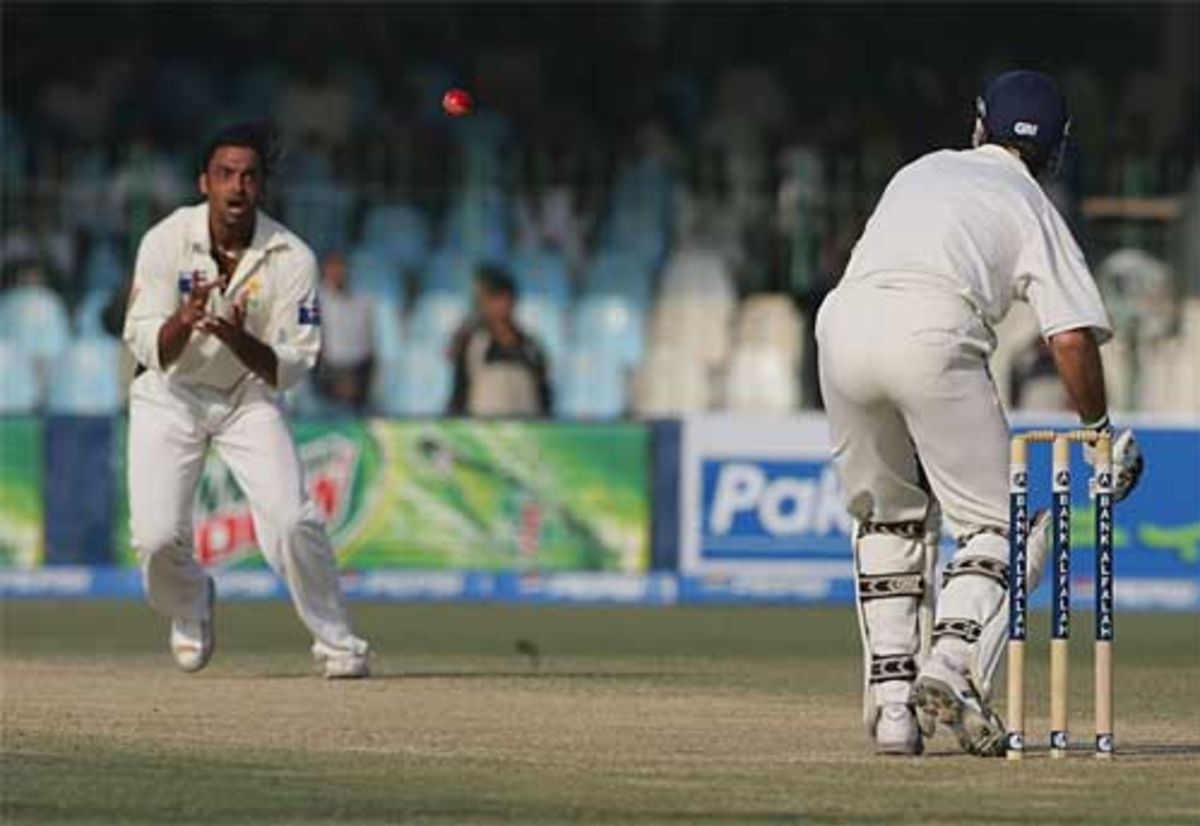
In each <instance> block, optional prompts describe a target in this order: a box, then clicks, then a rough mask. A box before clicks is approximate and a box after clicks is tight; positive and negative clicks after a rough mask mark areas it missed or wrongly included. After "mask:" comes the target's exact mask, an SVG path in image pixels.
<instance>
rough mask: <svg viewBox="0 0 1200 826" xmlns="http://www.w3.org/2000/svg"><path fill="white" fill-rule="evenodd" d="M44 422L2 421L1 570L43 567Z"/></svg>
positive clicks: (0, 451)
mask: <svg viewBox="0 0 1200 826" xmlns="http://www.w3.org/2000/svg"><path fill="white" fill-rule="evenodd" d="M43 466H44V464H43V462H42V422H41V420H40V419H35V418H30V417H3V418H0V568H33V567H36V566H38V565H40V564H41V563H42V556H43V553H44V548H45V540H44V537H43V535H42V525H43V501H44V500H43V497H42V474H43Z"/></svg>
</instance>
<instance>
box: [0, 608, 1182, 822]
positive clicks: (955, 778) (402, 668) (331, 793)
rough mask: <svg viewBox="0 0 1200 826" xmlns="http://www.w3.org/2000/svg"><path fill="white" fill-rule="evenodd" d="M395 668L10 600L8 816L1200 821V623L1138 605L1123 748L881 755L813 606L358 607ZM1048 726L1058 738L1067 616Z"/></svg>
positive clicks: (1032, 691) (1, 773) (248, 635)
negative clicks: (339, 668)
mask: <svg viewBox="0 0 1200 826" xmlns="http://www.w3.org/2000/svg"><path fill="white" fill-rule="evenodd" d="M354 613H355V617H356V620H357V622H358V624H359V626H360V628H361V629H362V631H363V632H364V633H365V634H366V635H367V636H369V637H370V639H371V640H372V642H373V643H374V645H375V647H376V648H377V650H378V653H379V655H378V658H377V661H376V670H377V673H378V678H376V679H372V680H370V681H366V682H361V683H340V684H339V683H329V682H326V681H324V680H322V679H319V678H317V677H315V676H314V675H313V673H312V667H311V664H310V661H309V658H308V653H307V645H308V641H307V640H306V638H305V635H304V633H303V632H302V629H301V628H300V626H299V623H298V622H297V620H296V619H295V617H294V616H293V615H292V613H291V611H290V609H289V607H288V606H287V605H284V604H240V605H239V604H229V605H222V606H220V608H219V609H218V635H219V645H218V651H217V655H216V657H215V659H214V661H213V663H212V665H211V666H210V667H209V668H208V669H207V670H206V671H204V672H202V673H201V674H198V675H194V676H188V675H184V674H182V673H179V672H177V671H176V670H175V669H174V666H173V665H172V663H171V661H170V657H169V655H168V654H167V652H166V646H165V626H164V624H163V622H162V621H161V620H159V619H158V618H156V617H155V616H153V615H152V614H151V613H150V611H149V610H148V609H147V608H145V607H144V606H142V605H138V604H133V603H120V602H19V601H18V602H10V603H8V604H6V605H4V606H3V607H2V609H0V619H2V622H3V625H2V628H0V640H2V643H3V659H2V674H0V676H2V680H3V681H2V684H0V692H2V694H0V712H2V724H3V755H2V757H3V762H2V764H0V822H3V823H5V824H25V823H74V824H93V823H96V824H100V823H137V824H171V825H172V826H181V825H182V824H189V823H196V824H200V823H204V824H213V823H245V824H254V823H305V824H307V823H339V824H347V823H381V824H382V823H404V824H450V823H471V824H552V823H595V824H635V825H640V824H691V823H695V824H726V823H727V824H741V823H745V824H775V823H778V824H784V823H789V824H790V823H803V824H809V823H833V824H858V823H865V824H895V823H922V824H984V823H999V824H1016V823H1035V822H1036V823H1079V824H1089V826H1099V824H1110V823H1111V824H1117V823H1120V824H1132V823H1137V824H1159V823H1195V822H1197V817H1198V816H1200V620H1198V619H1197V617H1196V616H1194V615H1186V616H1185V615H1119V616H1118V618H1117V619H1118V627H1117V644H1116V680H1115V681H1116V708H1117V743H1118V758H1117V760H1115V761H1113V762H1112V763H1107V764H1106V763H1100V762H1098V761H1096V760H1094V759H1092V758H1091V757H1090V754H1089V752H1088V750H1087V749H1088V744H1089V742H1090V738H1091V721H1090V714H1091V691H1090V685H1091V682H1090V681H1091V677H1090V645H1089V642H1090V641H1089V640H1088V639H1087V634H1086V631H1087V630H1088V629H1089V628H1090V625H1089V623H1088V620H1089V619H1090V618H1089V617H1086V616H1080V617H1079V619H1078V621H1077V623H1076V625H1075V627H1076V629H1077V638H1076V639H1075V640H1074V642H1073V651H1072V654H1073V657H1074V662H1073V666H1074V670H1073V672H1072V691H1071V703H1072V707H1071V713H1072V719H1071V723H1072V734H1073V738H1074V739H1075V742H1077V743H1078V744H1079V750H1078V751H1077V753H1073V754H1072V755H1071V756H1070V759H1068V760H1066V761H1054V762H1051V761H1050V760H1049V759H1047V757H1046V751H1045V749H1044V748H1040V749H1035V750H1034V751H1033V753H1032V754H1031V755H1030V757H1029V758H1028V759H1027V760H1026V761H1025V762H1024V763H1021V764H1012V763H1008V762H1006V761H1004V760H979V759H972V758H968V757H965V756H962V755H960V754H958V753H957V751H956V749H955V747H954V743H953V741H952V739H951V738H950V737H949V736H947V735H946V734H944V733H943V734H940V735H938V736H937V737H935V738H934V739H933V740H932V741H931V742H930V743H929V751H928V753H927V754H926V756H925V757H923V758H917V759H911V758H881V757H876V756H875V755H873V754H872V752H871V749H870V746H869V743H868V742H867V741H866V738H865V736H864V734H863V731H862V725H861V721H860V697H859V654H858V647H857V646H858V644H857V639H856V632H855V626H854V619H853V614H852V612H851V610H850V609H849V608H845V609H801V608H766V607H744V608H743V607H737V608H716V607H706V608H690V607H689V608H669V609H633V608H619V609H610V608H540V607H505V606H470V605H436V606H392V605H358V606H356V607H355V609H354ZM1036 619H1037V622H1036V623H1035V625H1034V628H1033V635H1032V637H1031V639H1033V640H1034V642H1031V644H1030V647H1031V649H1032V651H1031V664H1030V673H1029V679H1030V683H1029V689H1028V692H1029V694H1028V696H1029V700H1028V701H1029V703H1030V704H1031V708H1030V722H1029V735H1030V739H1031V740H1032V742H1033V743H1035V744H1042V743H1044V742H1045V737H1046V733H1047V720H1046V716H1047V710H1048V709H1047V696H1046V686H1047V682H1048V681H1047V678H1046V645H1045V638H1046V628H1045V626H1046V622H1045V617H1043V616H1038V617H1037V618H1036Z"/></svg>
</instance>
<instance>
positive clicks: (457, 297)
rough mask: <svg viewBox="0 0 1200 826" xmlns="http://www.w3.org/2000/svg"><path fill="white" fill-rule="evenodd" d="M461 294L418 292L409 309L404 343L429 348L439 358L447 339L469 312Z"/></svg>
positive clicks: (435, 291)
mask: <svg viewBox="0 0 1200 826" xmlns="http://www.w3.org/2000/svg"><path fill="white" fill-rule="evenodd" d="M470 307H471V305H470V302H469V301H468V299H467V293H465V292H449V291H444V290H433V291H431V292H427V293H422V294H421V295H420V296H419V297H418V298H417V301H416V304H415V305H414V306H413V310H412V315H411V317H410V323H409V336H408V339H407V343H408V345H409V346H410V347H411V348H429V349H432V350H433V351H434V352H436V353H437V354H439V355H441V354H442V353H444V352H445V350H446V347H447V345H448V344H449V341H450V336H451V335H453V333H454V331H455V330H457V329H458V327H459V326H460V325H461V324H462V323H463V321H464V320H465V319H466V317H467V315H468V313H469V312H470Z"/></svg>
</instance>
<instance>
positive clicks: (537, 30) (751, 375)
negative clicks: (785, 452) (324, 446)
mask: <svg viewBox="0 0 1200 826" xmlns="http://www.w3.org/2000/svg"><path fill="white" fill-rule="evenodd" d="M933 14H934V11H925V12H923V13H921V14H914V13H907V14H896V15H895V16H894V17H889V19H888V26H887V27H886V30H883V28H882V27H881V26H880V18H879V15H880V12H879V11H878V10H874V11H873V10H871V9H870V8H869V7H857V6H850V7H839V8H837V9H829V8H827V7H786V6H767V7H761V8H760V7H753V6H747V7H741V8H739V9H737V10H732V9H723V8H721V7H705V6H700V7H696V8H689V7H684V6H677V5H675V4H647V5H629V6H620V7H579V8H575V9H571V10H561V9H560V10H557V11H556V10H555V9H554V7H551V6H529V7H523V8H521V9H514V8H511V7H502V6H482V7H470V6H448V7H438V8H434V7H421V8H398V9H390V8H389V9H385V8H382V7H361V8H360V7H337V8H329V9H325V8H322V7H320V6H307V5H302V6H298V7H295V8H286V7H274V6H272V7H261V8H260V7H255V8H243V7H238V6H213V7H186V6H178V7H172V8H170V9H164V8H162V7H159V8H155V7H149V8H146V7H141V6H137V5H133V4H131V5H128V6H120V7H113V8H105V9H100V7H96V8H91V9H89V8H82V9H81V8H75V9H55V8H54V7H22V8H20V9H18V10H17V11H15V12H6V24H7V25H6V26H5V31H4V36H5V63H6V66H5V68H6V71H5V87H4V107H3V113H2V115H0V117H2V120H0V137H2V142H3V156H2V165H3V175H4V193H3V206H4V214H3V231H4V236H3V241H2V246H0V265H2V267H3V270H2V272H3V286H4V293H3V294H2V295H0V336H2V340H3V343H2V344H0V370H2V372H3V373H4V375H5V377H6V380H5V382H4V387H5V392H4V395H5V397H6V398H5V400H4V405H3V406H4V408H5V409H7V410H24V409H39V408H48V409H52V410H65V411H71V412H103V411H108V410H115V409H118V408H119V405H120V397H121V392H122V390H121V388H122V373H121V368H120V366H119V359H120V354H121V348H120V347H119V346H118V344H117V342H116V341H115V340H114V338H113V333H114V332H115V331H117V330H119V325H120V315H121V309H122V306H123V295H122V291H123V289H124V288H125V285H126V283H127V281H128V274H129V272H130V267H131V259H132V255H133V252H134V250H135V249H136V243H137V239H138V238H139V237H140V235H141V234H142V233H143V232H144V231H145V229H146V228H147V227H148V226H149V225H150V224H152V223H153V222H154V221H156V220H158V219H159V218H161V217H162V216H163V215H165V214H166V213H167V212H169V211H170V210H171V209H173V208H175V207H177V206H179V205H181V204H183V203H188V202H192V201H193V200H195V199H196V194H195V185H194V180H195V173H196V168H195V157H194V152H195V150H196V148H197V147H198V145H199V144H200V143H201V141H202V139H203V137H204V136H205V135H206V134H208V133H210V132H211V131H212V130H213V129H214V128H216V127H218V126H220V125H223V124H227V123H229V122H232V121H235V120H243V119H247V118H254V119H263V118H266V119H270V120H271V121H272V122H274V123H275V124H276V125H277V129H278V147H279V150H280V158H279V161H278V163H277V164H276V167H277V169H278V170H279V172H278V175H277V177H276V179H275V180H274V181H273V182H272V188H271V191H270V195H271V205H270V211H271V212H272V213H273V214H275V215H276V216H277V217H279V218H280V219H282V220H283V221H284V222H285V223H286V224H288V226H289V227H291V228H292V229H293V230H295V231H296V232H298V233H299V234H300V235H301V236H302V237H303V238H305V240H306V241H308V242H309V243H310V244H311V245H312V246H313V247H314V249H315V250H316V251H317V252H318V255H319V256H320V258H321V261H322V270H323V302H324V314H323V316H324V320H323V323H324V326H325V336H326V348H325V355H324V360H323V362H322V364H321V365H320V367H319V369H318V371H317V372H316V374H315V376H314V378H313V381H312V382H311V383H310V384H309V385H307V386H305V387H304V388H302V389H301V390H300V392H298V393H297V394H296V397H295V399H293V401H294V403H295V404H296V406H297V407H298V409H300V410H301V411H303V412H308V413H313V414H321V413H337V412H345V411H353V412H375V413H382V414H387V415H431V414H438V413H445V412H450V413H454V414H476V415H532V416H541V415H555V416H563V417H598V418H605V417H614V416H622V415H629V414H637V415H644V416H658V415H671V414H675V413H685V412H691V411H698V410H709V409H715V408H725V409H736V410H772V411H782V410H791V409H796V408H798V407H805V406H815V405H818V404H819V397H818V394H817V392H816V388H815V371H814V359H813V352H812V350H813V348H812V344H811V330H810V326H811V325H810V321H811V318H812V317H813V314H814V311H815V307H816V306H817V304H818V303H819V301H820V299H821V297H822V296H823V295H824V293H825V292H826V291H827V290H828V289H829V287H830V285H831V284H832V282H833V281H834V280H836V278H837V276H838V274H839V273H840V270H841V266H842V264H843V262H844V261H845V258H846V256H847V255H848V253H849V249H850V246H851V245H852V243H853V241H854V238H855V237H856V235H857V233H858V231H859V229H860V228H861V224H862V221H863V220H864V218H865V216H866V215H867V214H868V213H869V210H870V207H871V205H872V203H873V201H874V199H875V197H876V196H877V194H878V192H879V191H880V189H881V187H882V186H883V184H884V183H885V182H886V180H887V178H888V177H889V176H890V174H891V173H892V172H893V171H894V170H895V169H896V168H897V167H898V166H899V165H900V164H902V163H903V162H905V161H906V160H908V159H910V158H912V157H914V156H915V155H917V154H919V153H921V152H923V151H927V150H929V149H932V148H935V147H939V146H963V145H965V144H966V142H967V140H968V138H969V130H970V122H971V115H972V104H973V99H974V95H975V94H976V93H977V92H978V90H979V88H980V87H981V86H982V84H983V81H984V79H985V78H986V77H988V76H989V75H990V74H991V73H993V72H994V71H996V70H998V69H1001V68H1005V67H1008V66H1011V65H1013V64H1014V63H1017V62H1023V61H1030V60H1034V61H1036V62H1037V63H1038V64H1039V65H1041V66H1043V67H1044V68H1049V69H1051V70H1053V71H1055V72H1056V74H1057V75H1058V76H1059V77H1060V78H1061V81H1062V83H1063V86H1064V89H1065V91H1066V93H1067V95H1068V98H1069V100H1070V101H1071V106H1072V112H1073V116H1074V130H1073V146H1072V150H1071V152H1070V153H1069V155H1068V158H1067V164H1066V167H1065V169H1064V173H1063V175H1062V176H1061V177H1060V178H1059V179H1058V180H1057V181H1055V182H1053V183H1052V184H1051V187H1052V191H1053V195H1054V197H1055V198H1056V200H1057V201H1058V202H1059V203H1060V205H1061V207H1062V208H1063V210H1064V212H1065V213H1066V214H1067V215H1068V217H1069V219H1070V220H1071V221H1072V223H1073V225H1074V227H1075V229H1076V231H1077V232H1078V234H1079V235H1080V238H1081V240H1082V241H1083V243H1084V245H1085V249H1086V250H1087V252H1088V253H1089V258H1090V259H1091V261H1092V263H1093V265H1094V266H1095V267H1096V270H1097V273H1098V279H1099V280H1100V282H1101V286H1102V289H1103V290H1104V291H1105V294H1106V298H1107V299H1108V301H1109V304H1110V308H1111V309H1112V310H1113V314H1114V318H1115V320H1116V322H1117V325H1118V327H1119V335H1118V338H1117V343H1116V344H1115V345H1113V346H1111V347H1109V348H1107V349H1108V351H1109V353H1110V361H1111V362H1112V363H1113V365H1114V366H1112V367H1111V368H1110V369H1111V370H1112V371H1113V375H1112V383H1113V385H1114V388H1115V389H1114V395H1115V396H1116V398H1117V400H1118V403H1119V404H1120V405H1121V406H1122V407H1125V408H1127V409H1143V410H1151V411H1161V412H1167V411H1183V412H1186V411H1191V412H1198V411H1200V378H1198V377H1197V376H1196V375H1195V374H1196V370H1197V369H1200V367H1197V364H1196V363H1197V362H1198V361H1200V359H1196V358H1195V355H1194V354H1195V353H1197V352H1200V312H1198V311H1197V306H1198V305H1197V301H1198V300H1200V298H1198V297H1200V253H1198V251H1197V249H1196V243H1197V242H1196V239H1197V238H1200V227H1197V221H1198V220H1200V177H1198V176H1197V171H1196V170H1197V145H1198V143H1200V133H1198V131H1197V119H1198V106H1197V100H1200V85H1198V84H1197V78H1196V59H1197V57H1196V52H1197V49H1196V33H1195V26H1190V27H1189V23H1194V22H1195V20H1194V18H1195V17H1196V15H1195V13H1194V9H1193V10H1188V9H1186V8H1184V9H1182V10H1180V9H1174V8H1172V7H1162V8H1158V9H1156V10H1155V11H1154V12H1153V13H1147V14H1141V13H1135V12H1134V11H1132V10H1130V9H1126V8H1124V7H1113V8H1111V9H1101V10H1092V11H1091V12H1088V11H1087V10H1080V9H1070V8H1062V9H1059V10H1058V11H1055V12H1053V13H1051V12H1045V13H1043V14H1044V16H1045V19H1044V20H1041V21H1039V25H1037V26H1029V25H1028V21H1027V20H1025V19H1023V17H1021V16H1019V15H1014V14H1012V13H1008V12H1005V11H1004V10H1003V9H1000V8H997V9H991V10H988V9H974V10H972V11H971V13H970V14H966V13H963V12H955V11H953V10H950V9H942V10H941V11H939V12H937V16H936V18H935V17H931V15H933ZM1089 14H1090V15H1091V16H1090V17H1089V16H1088V15H1089ZM1181 15H1182V17H1181V18H1180V16H1181ZM1189 15H1190V16H1189ZM935 21H936V25H935V24H934V23H935ZM1084 25H1086V26H1088V27H1089V28H1088V31H1089V33H1090V34H1091V35H1092V41H1094V42H1093V43H1092V45H1089V44H1088V43H1083V42H1077V41H1078V40H1080V39H1079V38H1073V37H1072V36H1073V35H1074V34H1077V33H1078V31H1079V27H1080V26H1084ZM101 28H102V29H103V31H104V32H105V33H106V34H107V35H108V36H105V37H97V36H96V32H97V31H99V30H100V29H101ZM1106 33H1107V34H1110V35H1112V37H1107V36H1105V35H1106ZM1083 40H1087V39H1086V38H1084V39H1083ZM1113 43H1119V44H1120V47H1119V48H1118V50H1117V51H1118V53H1114V52H1113V46H1112V44H1113ZM1096 44H1103V48H1102V49H1101V48H1100V46H1099V45H1096ZM935 47H936V48H935ZM1122 49H1123V50H1124V52H1121V50H1122ZM64 56H65V57H66V58H67V59H63V58H64ZM964 67H966V68H964ZM453 85H465V86H467V87H469V88H471V89H472V90H473V92H474V93H475V94H476V96H477V97H478V99H479V101H480V104H481V105H480V109H479V111H478V113H477V114H475V115H473V116H471V117H467V118H458V119H453V118H448V117H446V116H445V115H444V114H443V113H442V111H441V109H440V101H441V96H442V93H443V92H444V91H445V90H446V89H447V88H449V87H451V86H453ZM1089 196H1115V197H1119V198H1125V199H1132V200H1138V199H1140V200H1141V201H1144V202H1145V203H1147V204H1149V207H1148V208H1146V209H1144V210H1142V212H1141V213H1138V214H1139V215H1140V216H1141V217H1125V218H1116V217H1103V216H1097V215H1091V216H1089V215H1088V214H1086V212H1085V210H1084V205H1085V204H1086V203H1087V200H1086V199H1087V198H1088V197H1089ZM1027 321H1028V320H1027V319H1026V320H1024V321H1022V319H1021V318H1020V316H1017V317H1015V318H1014V320H1013V321H1012V322H1011V324H1010V325H1008V327H1009V329H1008V330H1006V331H1004V334H1003V335H1002V339H1003V342H1002V347H1001V352H1000V354H999V363H1000V365H1001V369H1000V372H998V374H997V375H998V376H999V377H1000V379H1001V384H1002V390H1003V392H1004V393H1005V395H1006V398H1007V399H1008V400H1009V402H1010V403H1011V404H1014V405H1016V406H1022V407H1027V408H1029V407H1041V408H1057V407H1061V406H1062V404H1063V400H1062V398H1061V394H1056V393H1055V391H1054V390H1053V388H1052V387H1051V388H1050V389H1047V387H1049V384H1048V383H1047V382H1045V381H1044V380H1045V379H1046V377H1047V375H1048V370H1047V363H1046V361H1045V358H1044V354H1043V353H1042V352H1041V351H1040V349H1039V344H1038V339H1037V336H1036V331H1034V334H1033V335H1032V336H1031V335H1030V334H1029V325H1028V323H1027ZM1189 354H1190V355H1189ZM126 368H127V366H126ZM13 377H16V378H13ZM21 377H24V378H21Z"/></svg>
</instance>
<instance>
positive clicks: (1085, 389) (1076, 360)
mask: <svg viewBox="0 0 1200 826" xmlns="http://www.w3.org/2000/svg"><path fill="white" fill-rule="evenodd" d="M1050 352H1051V353H1052V354H1053V355H1054V365H1055V367H1056V368H1057V369H1058V375H1059V377H1060V378H1061V379H1062V383H1063V385H1064V386H1065V387H1066V389H1067V395H1069V396H1070V397H1071V403H1072V404H1074V406H1075V410H1076V411H1077V412H1078V413H1079V419H1080V421H1082V422H1083V423H1084V425H1094V424H1099V423H1101V422H1105V421H1106V420H1107V418H1108V397H1107V395H1106V392H1105V387H1104V365H1103V363H1102V362H1101V360H1100V346H1099V345H1098V344H1097V343H1096V336H1095V334H1094V333H1093V332H1092V330H1091V329H1090V328H1086V327H1085V328H1080V329H1077V330H1064V331H1062V332H1060V333H1056V334H1055V335H1052V336H1050Z"/></svg>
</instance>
